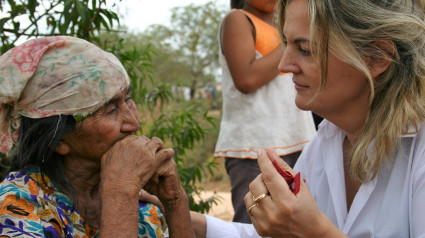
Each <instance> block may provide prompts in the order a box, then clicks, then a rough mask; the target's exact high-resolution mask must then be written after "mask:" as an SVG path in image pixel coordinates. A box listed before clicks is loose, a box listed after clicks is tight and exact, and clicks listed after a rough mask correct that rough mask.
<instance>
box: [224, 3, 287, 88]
mask: <svg viewBox="0 0 425 238" xmlns="http://www.w3.org/2000/svg"><path fill="white" fill-rule="evenodd" d="M220 35H221V42H222V50H223V52H224V56H225V58H226V61H227V64H228V66H229V70H230V73H231V75H232V78H233V82H234V84H235V86H236V88H237V89H238V90H239V91H241V92H242V93H245V94H248V93H251V92H254V91H255V90H257V89H259V88H261V87H262V86H264V85H266V84H268V83H269V82H270V81H272V80H273V79H274V78H275V77H276V76H277V75H278V74H279V70H278V68H277V66H278V64H279V61H280V59H281V58H282V54H283V51H282V49H280V47H277V48H276V49H275V50H273V51H272V52H270V53H269V54H267V55H265V56H263V57H262V58H260V59H258V60H257V59H255V41H254V35H253V26H252V24H251V22H250V21H249V20H248V19H247V17H246V16H245V14H243V13H242V12H240V11H233V12H230V13H229V14H228V15H227V16H226V18H225V19H224V21H223V25H222V29H221V34H220Z"/></svg>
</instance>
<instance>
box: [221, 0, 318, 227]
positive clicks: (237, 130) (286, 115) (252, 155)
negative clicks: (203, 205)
mask: <svg viewBox="0 0 425 238" xmlns="http://www.w3.org/2000/svg"><path fill="white" fill-rule="evenodd" d="M275 4H276V0H260V1H259V0H245V1H231V6H232V7H233V8H235V7H240V6H243V9H233V10H232V11H231V12H229V13H228V14H227V15H226V17H225V18H224V20H223V22H222V25H221V27H220V40H219V41H220V53H219V60H220V64H221V67H222V72H223V76H222V85H223V91H222V92H223V116H222V119H221V125H220V133H219V138H218V141H217V145H216V151H215V153H214V156H215V157H225V167H226V171H227V173H228V174H229V177H230V183H231V187H232V204H233V208H234V210H235V214H234V217H233V221H236V222H244V223H250V222H251V219H250V217H249V215H248V214H247V212H246V208H245V204H244V201H243V197H244V196H245V194H246V193H247V192H248V191H249V189H248V186H249V183H251V182H252V180H254V179H255V177H257V175H258V174H260V169H259V167H258V163H257V160H256V158H257V153H256V151H257V150H258V149H261V148H269V147H272V148H275V150H276V151H277V153H278V154H279V155H280V156H281V157H282V158H283V159H284V160H285V161H286V162H287V163H288V164H290V165H291V166H293V165H294V164H295V162H296V161H297V159H298V156H299V154H300V151H301V150H302V149H303V148H304V146H305V145H306V144H307V142H308V141H309V140H311V139H312V138H313V135H314V133H315V127H314V122H313V119H312V115H311V113H310V112H305V111H301V110H299V109H298V108H297V107H296V105H295V103H294V100H293V98H294V97H295V90H294V88H293V86H292V83H291V78H292V75H291V74H279V70H278V68H277V66H278V63H279V60H280V58H281V57H282V50H281V49H280V47H279V42H280V40H279V34H278V30H277V29H276V28H275V27H274V22H273V16H274V9H275Z"/></svg>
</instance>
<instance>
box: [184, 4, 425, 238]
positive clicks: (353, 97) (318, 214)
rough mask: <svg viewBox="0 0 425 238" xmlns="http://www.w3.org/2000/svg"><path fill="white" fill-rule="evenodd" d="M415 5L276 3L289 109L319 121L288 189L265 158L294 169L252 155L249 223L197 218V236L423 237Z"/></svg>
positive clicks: (423, 60)
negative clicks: (254, 170)
mask: <svg viewBox="0 0 425 238" xmlns="http://www.w3.org/2000/svg"><path fill="white" fill-rule="evenodd" d="M423 5H424V2H423V1H405V0H392V1H389V0H388V1H387V0H363V1H358V0H281V1H280V2H279V4H278V10H277V11H278V14H279V17H278V18H279V22H280V24H281V25H280V26H279V29H280V30H281V33H282V36H283V41H284V45H285V46H286V47H285V49H284V54H283V57H282V60H281V62H280V65H279V69H280V70H281V71H282V72H291V73H293V75H294V76H293V82H294V87H295V89H296V90H297V95H296V98H295V102H296V104H297V106H298V107H299V108H301V109H303V110H311V111H313V112H314V113H317V114H319V115H320V116H322V117H324V118H325V121H323V122H322V123H321V125H320V127H319V130H318V132H317V135H316V137H315V138H314V139H313V140H312V141H311V142H310V143H309V145H307V147H306V148H305V149H304V150H303V152H302V154H301V156H300V158H299V160H298V162H297V164H296V165H295V167H294V171H295V172H300V173H301V177H302V178H303V179H305V182H303V181H301V185H300V191H299V193H298V194H296V195H294V194H293V193H292V192H291V190H290V189H289V187H288V185H287V184H286V182H285V180H284V179H283V178H282V177H281V176H280V175H279V173H278V172H277V170H276V169H275V167H274V166H273V164H272V161H277V162H278V163H279V164H280V167H281V168H282V169H284V170H287V171H289V172H291V173H292V174H293V175H295V172H294V171H292V170H291V169H290V167H289V166H287V165H286V164H285V163H284V162H281V161H280V160H278V159H277V158H278V157H277V155H276V153H275V152H274V151H273V150H266V151H265V150H262V151H260V152H259V159H258V163H259V166H260V169H261V171H262V174H261V175H259V176H258V177H257V178H256V179H255V180H254V181H253V182H252V183H251V184H250V192H248V194H247V195H246V196H245V203H246V207H247V209H248V210H249V213H250V215H251V219H252V222H253V226H249V225H243V224H237V223H226V222H223V221H220V220H218V219H215V218H212V217H206V218H205V216H202V215H199V214H194V213H193V214H192V221H193V222H194V224H195V226H196V227H195V228H196V230H197V232H198V235H199V236H203V235H205V234H206V235H207V237H259V235H261V236H271V237H346V236H348V237H425V215H424V214H425V213H424V210H425V203H424V201H425V138H424V137H425V127H424V125H423V122H424V119H425V81H424V80H425V78H424V77H425V23H424V12H423V11H424V10H423ZM205 225H207V226H205ZM254 227H255V230H256V231H255V230H254ZM205 229H206V230H205ZM257 233H258V234H257Z"/></svg>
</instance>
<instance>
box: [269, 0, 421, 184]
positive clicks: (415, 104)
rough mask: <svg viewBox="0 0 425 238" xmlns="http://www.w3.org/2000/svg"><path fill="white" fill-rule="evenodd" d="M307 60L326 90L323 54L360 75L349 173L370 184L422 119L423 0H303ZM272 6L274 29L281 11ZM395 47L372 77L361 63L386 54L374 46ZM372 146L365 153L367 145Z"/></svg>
mask: <svg viewBox="0 0 425 238" xmlns="http://www.w3.org/2000/svg"><path fill="white" fill-rule="evenodd" d="M307 1H308V6H309V9H308V11H309V15H310V19H311V20H310V44H311V49H312V55H313V57H314V58H315V60H316V62H317V64H318V66H319V68H320V69H321V75H320V80H321V84H320V85H321V86H320V88H319V92H318V94H320V93H321V92H322V91H323V88H324V87H326V78H327V66H328V65H327V64H328V54H329V53H331V54H332V55H335V56H336V57H338V58H339V59H340V60H342V61H344V62H347V63H349V64H351V65H352V66H354V67H356V68H357V69H359V70H360V71H362V72H363V73H364V75H365V76H366V77H367V79H368V81H369V85H370V88H371V93H370V97H369V110H368V115H367V116H366V121H365V124H364V126H363V128H362V131H361V133H360V135H359V138H358V140H357V141H356V143H355V144H354V147H353V149H352V151H351V156H350V160H349V168H350V174H351V175H352V177H353V178H354V179H356V180H357V181H359V182H366V181H369V180H371V179H373V178H374V177H375V176H376V175H377V173H378V171H379V168H380V167H381V165H382V162H383V161H384V159H385V158H391V152H392V151H393V149H394V148H395V147H398V146H400V136H401V135H402V134H406V133H408V129H409V127H413V128H415V129H416V131H417V130H418V128H419V126H420V123H422V122H423V121H424V119H425V81H424V80H425V22H424V8H423V7H424V6H425V1H424V0H420V1H419V0H417V1H413V0H391V1H390V0H386V1H385V0H362V1H359V0H307ZM289 2H290V0H281V1H279V3H278V6H277V11H276V12H277V14H278V16H277V18H278V27H279V30H280V31H282V30H283V23H284V21H285V8H286V6H287V5H288V3H289ZM380 40H385V41H392V42H393V43H394V48H393V50H394V53H393V54H391V57H392V58H391V59H390V60H392V62H391V63H390V65H389V67H388V69H387V70H386V71H385V72H383V73H382V74H380V75H379V76H377V77H376V78H372V76H371V73H370V71H369V69H368V65H367V63H366V62H365V59H366V58H378V59H379V58H381V59H382V58H385V59H386V60H388V55H389V52H388V51H385V50H384V49H382V47H377V46H376V45H375V44H373V43H374V42H376V41H380ZM371 144H373V147H372V149H371V150H370V149H369V147H370V145H371Z"/></svg>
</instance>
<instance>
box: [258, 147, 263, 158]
mask: <svg viewBox="0 0 425 238" xmlns="http://www.w3.org/2000/svg"><path fill="white" fill-rule="evenodd" d="M262 153H263V152H262V149H259V150H257V157H260V156H261V154H262Z"/></svg>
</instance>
